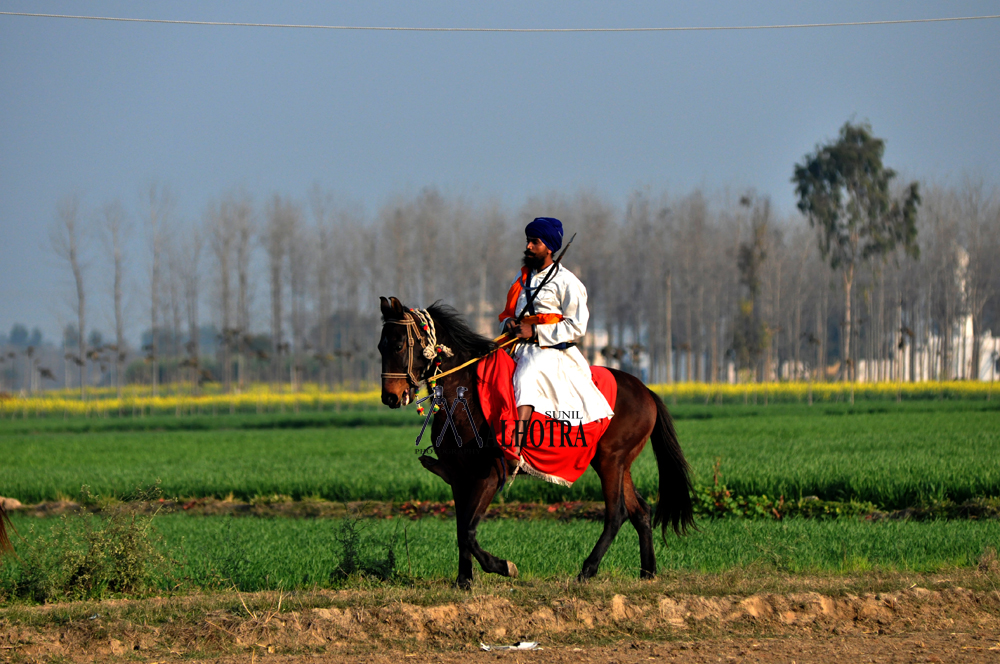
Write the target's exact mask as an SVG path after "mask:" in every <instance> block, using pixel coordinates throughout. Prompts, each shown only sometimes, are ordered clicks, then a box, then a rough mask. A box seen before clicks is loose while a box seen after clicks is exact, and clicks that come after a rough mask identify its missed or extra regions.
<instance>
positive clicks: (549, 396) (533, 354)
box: [501, 264, 614, 426]
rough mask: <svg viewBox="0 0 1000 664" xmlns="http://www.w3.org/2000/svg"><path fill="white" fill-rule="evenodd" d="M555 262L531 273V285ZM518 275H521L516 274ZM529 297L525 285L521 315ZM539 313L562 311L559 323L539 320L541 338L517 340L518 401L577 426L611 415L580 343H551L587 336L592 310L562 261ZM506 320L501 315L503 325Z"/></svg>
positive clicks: (539, 298)
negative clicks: (533, 341)
mask: <svg viewBox="0 0 1000 664" xmlns="http://www.w3.org/2000/svg"><path fill="white" fill-rule="evenodd" d="M553 267H554V264H553V265H552V266H549V267H548V268H545V269H544V270H542V271H541V272H536V273H532V274H531V291H532V292H534V291H535V288H537V287H538V285H539V284H540V283H541V282H542V281H543V280H544V279H545V276H546V275H547V274H548V272H549V270H552V269H553ZM518 278H520V277H518ZM526 302H527V293H526V291H525V290H522V291H521V296H520V297H519V298H518V300H517V305H516V307H515V312H516V313H517V314H518V315H520V313H521V311H522V310H523V309H524V306H525V304H526ZM534 308H535V313H536V314H549V313H552V314H562V317H563V319H562V320H561V321H560V322H558V323H549V324H540V325H536V326H535V332H536V333H537V335H538V344H537V345H536V344H529V343H515V344H514V346H515V349H514V352H513V357H514V361H515V362H517V369H516V370H515V371H514V398H515V400H516V402H517V405H518V406H533V407H534V408H535V411H536V412H539V413H542V414H545V415H548V416H549V417H552V418H554V419H558V420H570V423H571V424H572V425H573V426H576V425H580V424H587V423H588V422H594V421H595V420H599V419H601V418H604V417H611V416H613V415H614V411H613V410H611V406H610V405H608V400H607V399H605V398H604V395H603V394H601V391H600V390H598V389H597V386H596V385H594V381H593V378H592V377H591V374H590V365H589V364H587V359H586V358H585V357H584V356H583V353H581V352H580V349H579V348H577V347H576V346H571V347H570V348H567V349H566V350H558V349H556V348H549V346H554V345H556V344H559V343H563V342H577V341H582V340H583V335H584V334H585V333H586V332H587V322H588V320H589V319H590V311H589V310H588V309H587V289H586V288H585V287H584V285H583V283H582V282H581V281H580V280H579V279H577V278H576V275H574V274H573V273H572V272H570V271H569V270H567V269H566V268H565V267H563V266H561V265H560V266H559V267H558V270H557V272H556V273H555V275H553V277H552V279H550V280H549V282H548V283H547V284H545V287H544V288H542V290H541V292H539V293H538V295H537V296H536V297H535V301H534ZM505 322H506V321H501V328H502V327H503V325H504V323H505Z"/></svg>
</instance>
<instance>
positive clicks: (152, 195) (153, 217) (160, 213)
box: [81, 182, 174, 397]
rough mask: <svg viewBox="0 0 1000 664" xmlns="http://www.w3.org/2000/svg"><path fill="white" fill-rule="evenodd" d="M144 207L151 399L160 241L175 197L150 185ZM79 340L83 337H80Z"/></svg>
mask: <svg viewBox="0 0 1000 664" xmlns="http://www.w3.org/2000/svg"><path fill="white" fill-rule="evenodd" d="M144 202H145V204H146V240H147V242H148V246H149V252H150V264H149V294H150V326H151V328H152V340H151V341H150V344H149V349H148V350H149V355H148V356H147V359H148V360H149V362H150V367H151V370H152V376H151V383H152V388H153V396H154V397H155V396H158V395H159V384H160V367H159V359H160V358H159V342H160V339H159V337H160V289H161V288H162V284H161V283H160V279H161V272H160V261H161V259H162V254H163V238H164V230H165V226H166V223H167V220H168V219H169V217H170V214H171V213H172V212H173V209H174V197H173V195H172V194H171V193H170V190H169V189H167V188H166V187H163V186H160V185H158V184H157V183H155V182H154V183H151V184H150V185H149V188H148V189H147V191H146V195H145V198H144ZM81 336H82V335H81Z"/></svg>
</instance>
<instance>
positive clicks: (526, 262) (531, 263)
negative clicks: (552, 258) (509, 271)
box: [521, 251, 545, 272]
mask: <svg viewBox="0 0 1000 664" xmlns="http://www.w3.org/2000/svg"><path fill="white" fill-rule="evenodd" d="M544 262H545V259H544V258H539V257H538V256H535V255H534V254H533V253H531V252H530V251H525V252H524V256H522V257H521V265H523V266H524V267H526V268H528V269H529V270H531V271H532V272H538V271H539V270H541V269H542V264H543V263H544Z"/></svg>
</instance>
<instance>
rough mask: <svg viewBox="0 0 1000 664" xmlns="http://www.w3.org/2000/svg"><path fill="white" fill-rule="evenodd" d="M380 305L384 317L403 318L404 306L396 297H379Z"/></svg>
mask: <svg viewBox="0 0 1000 664" xmlns="http://www.w3.org/2000/svg"><path fill="white" fill-rule="evenodd" d="M379 304H380V305H381V307H382V316H383V317H384V318H390V319H400V318H402V317H403V305H402V303H401V302H400V301H399V300H397V299H396V298H394V297H390V298H388V299H387V298H384V297H379Z"/></svg>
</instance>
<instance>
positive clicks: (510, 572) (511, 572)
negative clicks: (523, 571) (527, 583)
mask: <svg viewBox="0 0 1000 664" xmlns="http://www.w3.org/2000/svg"><path fill="white" fill-rule="evenodd" d="M507 576H509V577H510V578H512V579H516V578H517V565H515V564H514V563H512V562H511V561H509V560H508V561H507Z"/></svg>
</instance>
